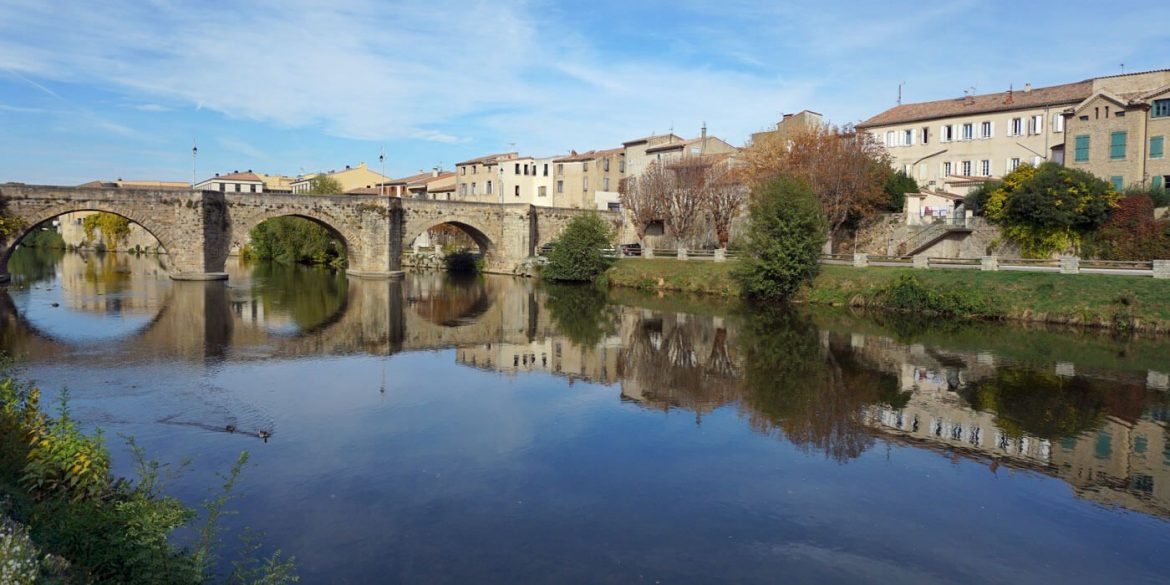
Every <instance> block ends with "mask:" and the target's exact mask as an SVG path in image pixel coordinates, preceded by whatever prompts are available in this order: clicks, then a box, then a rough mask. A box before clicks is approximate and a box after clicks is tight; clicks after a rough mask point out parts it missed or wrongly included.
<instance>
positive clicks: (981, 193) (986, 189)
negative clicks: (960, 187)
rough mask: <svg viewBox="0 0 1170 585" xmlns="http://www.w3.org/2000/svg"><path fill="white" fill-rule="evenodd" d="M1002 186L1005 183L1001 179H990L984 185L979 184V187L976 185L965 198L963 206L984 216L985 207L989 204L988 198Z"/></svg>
mask: <svg viewBox="0 0 1170 585" xmlns="http://www.w3.org/2000/svg"><path fill="white" fill-rule="evenodd" d="M1002 187H1003V183H1002V182H1000V181H988V182H986V183H983V184H982V185H979V186H978V187H975V188H974V189H972V190H971V191H970V192H969V193H967V196H966V197H964V198H963V207H964V208H965V209H966V210H967V211H970V212H972V213H974V214H975V215H978V216H980V217H982V216H983V211H984V208H985V207H986V206H987V199H988V198H989V197H991V194H992V193H994V192H995V190H996V189H1000V188H1002Z"/></svg>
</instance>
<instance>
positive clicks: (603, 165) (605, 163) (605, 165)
mask: <svg viewBox="0 0 1170 585" xmlns="http://www.w3.org/2000/svg"><path fill="white" fill-rule="evenodd" d="M601 166H602V168H603V170H604V171H605V172H607V173H608V172H609V159H608V158H607V159H605V160H604V161H602V162H601Z"/></svg>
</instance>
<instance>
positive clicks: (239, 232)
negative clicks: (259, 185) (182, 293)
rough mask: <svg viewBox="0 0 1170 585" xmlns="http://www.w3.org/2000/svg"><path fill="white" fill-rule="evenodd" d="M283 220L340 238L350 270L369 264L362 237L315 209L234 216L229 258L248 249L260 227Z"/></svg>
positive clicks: (229, 243) (344, 224)
mask: <svg viewBox="0 0 1170 585" xmlns="http://www.w3.org/2000/svg"><path fill="white" fill-rule="evenodd" d="M282 217H295V218H298V219H304V220H308V221H310V222H312V223H314V224H316V225H319V226H321V227H323V228H325V231H327V232H329V233H330V234H332V235H333V236H336V237H337V239H338V240H340V241H341V243H342V245H343V246H345V256H346V259H347V260H348V262H349V264H350V266H361V265H362V262H363V261H364V260H365V258H364V257H363V253H364V252H365V250H364V249H363V247H362V246H361V245H359V241H358V238H359V235H358V234H357V233H355V232H354V230H352V229H349V228H348V227H347V225H346V223H345V222H343V221H339V220H338V219H337V218H335V217H332V216H330V215H329V214H328V213H321V212H317V211H314V210H312V209H302V210H288V211H285V210H275V211H265V210H260V211H256V212H253V213H237V214H234V215H233V217H232V220H231V230H230V236H229V237H228V250H227V251H226V253H227V254H233V253H239V252H240V251H241V250H243V247H244V245H245V244H246V243H247V242H248V241H249V240H250V237H251V236H250V234H251V233H252V230H253V229H255V228H256V227H257V226H259V225H260V224H262V223H264V222H266V221H269V220H273V219H280V218H282Z"/></svg>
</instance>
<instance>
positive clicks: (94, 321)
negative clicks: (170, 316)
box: [11, 281, 161, 343]
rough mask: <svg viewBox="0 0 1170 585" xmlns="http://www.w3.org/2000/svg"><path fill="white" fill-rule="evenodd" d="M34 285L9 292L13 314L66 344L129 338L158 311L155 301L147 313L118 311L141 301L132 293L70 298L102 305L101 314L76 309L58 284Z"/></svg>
mask: <svg viewBox="0 0 1170 585" xmlns="http://www.w3.org/2000/svg"><path fill="white" fill-rule="evenodd" d="M35 286H36V287H37V288H36V289H33V290H26V291H12V293H11V294H12V301H13V304H14V305H16V309H17V311H19V312H20V314H21V315H22V316H23V317H24V319H25V320H26V321H28V323H29V324H30V325H32V327H33V328H35V329H37V330H38V331H40V332H42V333H44V334H45V335H48V336H49V337H52V338H53V339H59V340H61V341H65V342H69V343H93V342H98V341H110V340H115V339H124V338H127V337H131V336H133V335H134V334H135V333H137V332H138V331H141V330H142V329H143V328H144V327H146V326H147V325H148V324H149V323H150V322H151V321H152V320H153V319H154V318H155V316H156V315H157V314H158V310H159V309H160V308H161V306H160V303H159V302H158V301H157V299H155V302H153V303H150V305H152V308H153V311H152V312H150V313H148V312H146V310H144V309H141V308H136V309H135V310H134V312H127V311H122V310H120V304H121V303H122V302H124V301H128V300H130V299H141V296H140V295H136V294H135V293H133V292H118V293H109V294H105V295H92V294H86V295H81V296H79V297H78V296H74V297H73V298H74V299H75V300H80V301H82V303H83V304H84V306H87V307H92V306H95V305H97V304H99V303H100V304H104V305H105V306H106V310H105V311H104V312H97V311H92V310H78V309H76V308H74V307H71V306H70V305H69V303H68V302H67V301H66V300H65V294H64V291H63V289H62V288H61V286H60V283H59V282H56V281H54V282H52V283H38V284H37V285H35ZM54 303H56V304H57V306H56V307H54V306H53V304H54ZM139 304H140V303H139Z"/></svg>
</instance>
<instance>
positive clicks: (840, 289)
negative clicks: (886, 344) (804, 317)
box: [605, 259, 1170, 333]
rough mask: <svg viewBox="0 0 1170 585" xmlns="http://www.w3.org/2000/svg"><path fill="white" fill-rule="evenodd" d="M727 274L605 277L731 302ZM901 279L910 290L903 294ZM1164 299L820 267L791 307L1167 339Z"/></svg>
mask: <svg viewBox="0 0 1170 585" xmlns="http://www.w3.org/2000/svg"><path fill="white" fill-rule="evenodd" d="M734 268H735V263H734V262H725V263H714V262H706V261H703V262H699V261H689V262H684V261H679V260H674V259H652V260H646V259H623V260H620V261H618V263H617V264H616V265H615V266H614V267H613V268H611V269H610V270H609V271H608V272H607V273H606V275H605V277H606V280H607V282H608V283H609V285H610V286H615V287H628V288H636V289H641V290H646V291H669V292H683V293H701V294H708V295H717V296H720V297H737V296H739V286H738V284H737V283H736V282H735V279H734V278H733V277H732V270H734ZM907 279H914V281H915V282H916V283H917V284H914V285H911V286H910V287H907V286H906V284H907V282H908V280H907ZM907 288H909V289H911V290H907ZM906 293H911V294H906ZM1167 299H1170V281H1166V280H1154V279H1150V278H1143V277H1136V276H1105V275H1098V274H1078V275H1061V274H1051V273H1033V272H1007V271H1001V272H981V271H967V270H930V271H926V270H914V269H912V268H853V267H849V266H828V265H827V266H822V269H821V274H820V276H818V277H817V279H816V280H815V281H814V283H813V286H812V287H811V288H809V289H807V290H806V291H804V292H803V293H801V295H800V296H799V297H798V298H797V299H796V300H797V302H804V303H809V304H814V305H830V306H862V307H868V308H879V309H888V310H899V311H913V312H921V311H920V310H919V309H918V308H919V307H922V306H924V305H928V306H930V307H934V308H935V309H936V310H938V311H944V312H945V311H946V310H947V308H948V307H950V308H953V309H954V311H953V312H954V313H955V314H958V315H960V316H963V317H966V318H975V319H984V320H1012V321H1022V322H1033V323H1059V324H1064V325H1076V326H1081V327H1092V328H1103V329H1117V330H1128V331H1141V332H1150V333H1170V303H1168V302H1167Z"/></svg>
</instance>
